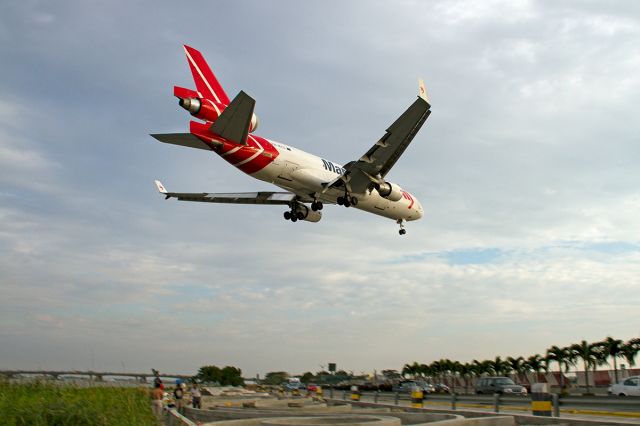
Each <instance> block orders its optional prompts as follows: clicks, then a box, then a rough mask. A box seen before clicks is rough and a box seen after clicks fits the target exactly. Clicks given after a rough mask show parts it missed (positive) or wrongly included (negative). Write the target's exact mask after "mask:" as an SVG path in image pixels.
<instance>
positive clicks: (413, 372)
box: [401, 361, 420, 379]
mask: <svg viewBox="0 0 640 426" xmlns="http://www.w3.org/2000/svg"><path fill="white" fill-rule="evenodd" d="M419 370H420V364H418V363H417V362H415V361H414V362H413V364H405V365H404V367H402V373H401V374H402V376H403V377H406V376H411V377H412V378H414V379H415V378H416V376H417V375H418V372H419Z"/></svg>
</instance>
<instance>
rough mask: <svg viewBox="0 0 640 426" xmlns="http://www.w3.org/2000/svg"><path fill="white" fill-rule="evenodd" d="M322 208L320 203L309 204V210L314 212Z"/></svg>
mask: <svg viewBox="0 0 640 426" xmlns="http://www.w3.org/2000/svg"><path fill="white" fill-rule="evenodd" d="M322 207H323V205H322V201H314V202H313V203H311V210H313V211H314V212H317V211H318V210H322Z"/></svg>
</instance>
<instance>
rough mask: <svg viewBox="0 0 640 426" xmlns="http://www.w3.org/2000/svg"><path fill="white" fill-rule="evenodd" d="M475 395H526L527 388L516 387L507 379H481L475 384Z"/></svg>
mask: <svg viewBox="0 0 640 426" xmlns="http://www.w3.org/2000/svg"><path fill="white" fill-rule="evenodd" d="M476 393H477V394H483V393H489V394H494V393H500V394H505V395H526V394H527V388H525V387H524V386H521V385H517V384H516V383H515V382H514V381H513V380H511V379H510V378H508V377H481V378H480V379H478V381H477V382H476Z"/></svg>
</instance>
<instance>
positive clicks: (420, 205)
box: [416, 200, 424, 219]
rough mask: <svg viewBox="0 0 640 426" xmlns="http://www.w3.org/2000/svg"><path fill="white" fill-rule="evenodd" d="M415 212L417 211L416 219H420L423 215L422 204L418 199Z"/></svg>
mask: <svg viewBox="0 0 640 426" xmlns="http://www.w3.org/2000/svg"><path fill="white" fill-rule="evenodd" d="M416 213H418V219H420V218H421V217H422V216H423V215H424V210H423V209H422V204H420V201H418V200H416Z"/></svg>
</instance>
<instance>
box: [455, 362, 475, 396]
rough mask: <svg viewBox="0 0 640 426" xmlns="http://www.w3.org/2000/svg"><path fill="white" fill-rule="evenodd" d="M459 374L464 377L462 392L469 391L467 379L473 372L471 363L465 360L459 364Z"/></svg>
mask: <svg viewBox="0 0 640 426" xmlns="http://www.w3.org/2000/svg"><path fill="white" fill-rule="evenodd" d="M458 372H459V373H460V376H461V377H462V378H463V379H464V393H469V380H470V379H471V376H472V375H474V374H475V371H474V366H473V364H470V363H468V362H465V363H464V364H460V369H459V370H458Z"/></svg>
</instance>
